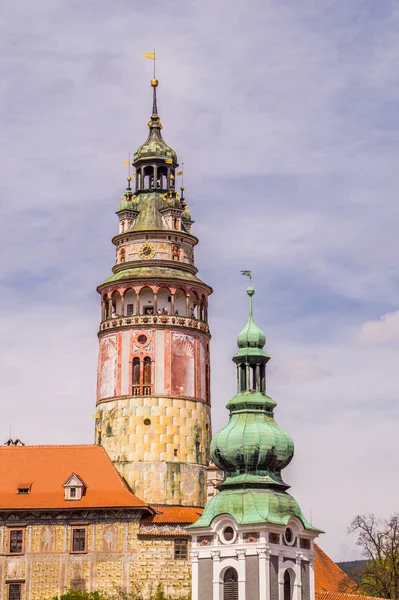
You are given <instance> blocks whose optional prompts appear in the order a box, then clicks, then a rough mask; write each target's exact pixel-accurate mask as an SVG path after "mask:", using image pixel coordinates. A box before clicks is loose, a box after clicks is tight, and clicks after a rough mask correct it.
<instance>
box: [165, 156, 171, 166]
mask: <svg viewBox="0 0 399 600" xmlns="http://www.w3.org/2000/svg"><path fill="white" fill-rule="evenodd" d="M165 162H166V164H167V165H173V160H172V159H171V158H166V159H165Z"/></svg>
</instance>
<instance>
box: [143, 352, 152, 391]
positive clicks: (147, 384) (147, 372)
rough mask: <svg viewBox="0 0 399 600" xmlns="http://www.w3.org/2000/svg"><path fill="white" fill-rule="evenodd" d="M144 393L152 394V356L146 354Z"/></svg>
mask: <svg viewBox="0 0 399 600" xmlns="http://www.w3.org/2000/svg"><path fill="white" fill-rule="evenodd" d="M143 394H144V395H145V396H146V395H149V394H151V358H150V357H149V356H146V357H145V359H144V372H143Z"/></svg>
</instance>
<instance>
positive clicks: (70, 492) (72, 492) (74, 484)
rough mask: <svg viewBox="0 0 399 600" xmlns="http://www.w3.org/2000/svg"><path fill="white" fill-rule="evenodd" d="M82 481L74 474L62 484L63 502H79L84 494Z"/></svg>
mask: <svg viewBox="0 0 399 600" xmlns="http://www.w3.org/2000/svg"><path fill="white" fill-rule="evenodd" d="M86 487H87V486H86V485H85V483H84V481H83V480H82V479H81V478H80V477H79V476H78V475H76V474H75V473H72V475H70V476H69V477H68V479H67V480H66V482H65V483H64V484H63V488H64V498H65V500H71V501H74V500H75V501H76V500H81V498H82V497H83V496H84V495H85V493H86Z"/></svg>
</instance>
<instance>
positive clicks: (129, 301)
mask: <svg viewBox="0 0 399 600" xmlns="http://www.w3.org/2000/svg"><path fill="white" fill-rule="evenodd" d="M136 303H137V294H136V292H135V291H134V290H132V289H130V288H129V289H128V290H127V291H126V292H125V303H124V304H125V308H124V314H125V315H126V316H127V317H131V316H133V315H135V314H137V307H136Z"/></svg>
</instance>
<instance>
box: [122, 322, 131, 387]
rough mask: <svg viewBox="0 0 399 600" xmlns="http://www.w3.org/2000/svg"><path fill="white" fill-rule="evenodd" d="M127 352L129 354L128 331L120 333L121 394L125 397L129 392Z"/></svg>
mask: <svg viewBox="0 0 399 600" xmlns="http://www.w3.org/2000/svg"><path fill="white" fill-rule="evenodd" d="M129 352H130V331H123V332H122V357H121V394H122V396H127V395H128V394H129V393H130V390H129V369H130V363H129Z"/></svg>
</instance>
